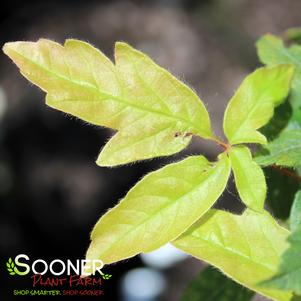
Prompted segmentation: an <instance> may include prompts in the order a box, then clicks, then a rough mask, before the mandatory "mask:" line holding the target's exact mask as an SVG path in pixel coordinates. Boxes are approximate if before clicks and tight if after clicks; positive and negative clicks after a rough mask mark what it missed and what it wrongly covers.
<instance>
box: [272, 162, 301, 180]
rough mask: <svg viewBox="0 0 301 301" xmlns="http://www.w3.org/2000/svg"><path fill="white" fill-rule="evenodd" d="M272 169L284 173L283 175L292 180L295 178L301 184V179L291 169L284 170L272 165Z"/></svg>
mask: <svg viewBox="0 0 301 301" xmlns="http://www.w3.org/2000/svg"><path fill="white" fill-rule="evenodd" d="M270 167H271V168H272V169H274V170H277V171H279V172H280V173H282V174H283V175H285V176H289V177H291V178H293V179H295V180H297V181H298V182H300V183H301V177H300V176H298V175H297V174H295V173H294V172H292V171H290V170H289V169H287V168H282V167H280V166H277V165H271V166H270Z"/></svg>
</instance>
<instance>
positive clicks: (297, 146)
mask: <svg viewBox="0 0 301 301" xmlns="http://www.w3.org/2000/svg"><path fill="white" fill-rule="evenodd" d="M264 149H265V150H266V151H268V154H265V155H260V156H257V157H256V162H257V163H258V164H260V165H263V166H267V165H273V164H275V165H281V166H289V167H297V166H299V165H301V129H294V128H292V129H289V128H288V129H286V130H284V131H282V132H281V134H280V135H279V137H278V138H276V139H275V140H273V141H272V142H270V143H269V144H267V145H266V146H265V148H264Z"/></svg>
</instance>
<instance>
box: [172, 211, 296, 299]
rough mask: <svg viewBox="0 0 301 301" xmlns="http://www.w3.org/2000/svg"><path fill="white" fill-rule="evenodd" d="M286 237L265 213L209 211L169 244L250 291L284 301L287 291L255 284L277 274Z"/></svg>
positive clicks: (285, 233) (288, 295)
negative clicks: (211, 266)
mask: <svg viewBox="0 0 301 301" xmlns="http://www.w3.org/2000/svg"><path fill="white" fill-rule="evenodd" d="M288 234H289V232H288V231H287V230H285V229H284V228H282V227H280V226H279V225H278V224H277V223H276V221H275V220H274V219H273V218H272V216H271V215H270V214H269V213H268V212H266V211H263V212H262V213H258V212H255V211H253V210H250V209H247V210H246V211H245V212H244V213H243V214H242V215H234V214H231V213H229V212H225V211H221V210H210V211H209V212H208V213H207V214H206V215H205V216H203V217H202V218H201V219H200V220H199V221H198V222H197V223H195V224H194V225H193V226H192V227H191V228H190V229H189V230H188V231H186V232H185V233H184V234H182V235H181V236H180V237H179V238H178V239H176V240H175V241H174V242H173V244H174V245H175V246H176V247H177V248H179V249H181V250H183V251H184V252H186V253H189V254H191V255H193V256H195V257H197V258H199V259H201V260H204V261H206V262H208V263H210V264H212V265H214V266H216V267H218V268H219V269H221V270H222V271H223V273H225V274H226V275H227V276H229V277H230V278H232V279H233V280H235V281H236V282H238V283H240V284H242V285H244V286H246V287H248V288H249V289H251V290H254V291H256V292H258V293H260V294H262V295H264V296H266V297H269V298H271V299H273V300H278V301H288V300H290V298H291V293H290V292H284V291H280V290H278V289H271V288H263V287H261V286H260V285H258V284H257V283H258V282H260V281H262V280H264V279H267V278H269V277H271V276H272V275H273V274H274V273H275V272H276V271H277V266H278V264H279V261H280V256H281V253H282V252H283V251H284V250H285V249H286V248H287V242H286V238H287V236H288Z"/></svg>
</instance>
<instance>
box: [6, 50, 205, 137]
mask: <svg viewBox="0 0 301 301" xmlns="http://www.w3.org/2000/svg"><path fill="white" fill-rule="evenodd" d="M11 51H12V52H14V53H15V54H17V55H19V56H21V57H22V58H23V59H25V60H27V61H29V62H30V63H32V64H33V65H35V66H37V67H38V68H41V69H43V70H44V71H45V72H48V73H50V74H52V75H54V76H56V77H57V78H60V79H63V80H66V81H69V82H71V83H73V84H76V85H79V86H81V87H85V88H87V89H92V90H94V91H96V92H98V93H97V94H99V93H100V94H102V95H104V96H106V97H108V98H109V99H111V100H113V101H117V102H120V103H123V104H126V105H129V106H132V107H134V108H136V109H138V110H140V111H144V112H145V111H146V112H150V113H153V114H157V115H161V116H165V117H167V118H171V119H174V120H176V121H181V122H183V123H185V124H187V125H189V126H192V127H193V128H194V129H195V130H197V131H198V132H197V133H195V134H200V135H202V130H201V129H200V128H199V127H198V126H196V125H195V124H193V123H192V122H191V121H190V120H187V119H185V118H182V117H179V116H175V115H172V114H167V113H164V112H161V111H157V110H154V109H152V108H147V107H144V106H139V105H137V104H134V103H132V102H128V101H126V100H124V99H123V98H120V97H118V96H114V95H112V94H109V93H106V92H104V91H103V90H101V89H99V87H96V86H94V85H92V84H90V83H88V82H86V81H84V82H81V81H77V80H74V79H72V78H69V77H66V76H64V75H61V74H58V73H56V72H54V71H53V70H51V69H49V68H46V67H45V66H43V65H41V64H39V63H37V62H36V61H33V60H31V59H30V58H28V57H26V56H25V55H23V54H22V53H19V52H17V51H15V50H11ZM47 92H48V91H47Z"/></svg>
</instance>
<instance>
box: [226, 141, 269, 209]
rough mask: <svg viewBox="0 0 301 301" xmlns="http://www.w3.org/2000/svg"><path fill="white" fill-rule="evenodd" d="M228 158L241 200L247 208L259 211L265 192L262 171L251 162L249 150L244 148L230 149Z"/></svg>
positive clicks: (265, 187) (265, 186) (261, 207)
mask: <svg viewBox="0 0 301 301" xmlns="http://www.w3.org/2000/svg"><path fill="white" fill-rule="evenodd" d="M229 157H230V161H231V166H232V170H233V173H234V178H235V184H236V187H237V191H238V193H239V196H240V198H241V200H242V201H243V202H244V203H245V204H246V205H247V206H248V207H249V208H251V209H253V210H256V211H261V210H262V209H263V205H264V201H265V198H266V192H267V185H266V182H265V177H264V173H263V171H262V169H261V168H260V166H259V165H258V164H257V163H256V162H255V161H253V159H252V154H251V152H250V150H249V148H247V147H245V146H234V147H232V148H231V150H230V151H229Z"/></svg>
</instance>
